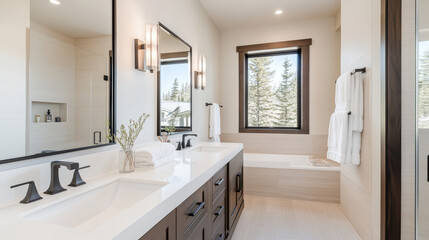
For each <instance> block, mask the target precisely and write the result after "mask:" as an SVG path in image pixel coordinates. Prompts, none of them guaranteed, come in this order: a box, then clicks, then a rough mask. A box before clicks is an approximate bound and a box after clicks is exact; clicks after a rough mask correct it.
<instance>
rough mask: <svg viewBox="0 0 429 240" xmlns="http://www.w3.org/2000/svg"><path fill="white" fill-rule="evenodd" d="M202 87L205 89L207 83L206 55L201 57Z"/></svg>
mask: <svg viewBox="0 0 429 240" xmlns="http://www.w3.org/2000/svg"><path fill="white" fill-rule="evenodd" d="M201 62H202V64H201V89H202V90H204V89H205V88H206V85H207V60H206V56H202V57H201Z"/></svg>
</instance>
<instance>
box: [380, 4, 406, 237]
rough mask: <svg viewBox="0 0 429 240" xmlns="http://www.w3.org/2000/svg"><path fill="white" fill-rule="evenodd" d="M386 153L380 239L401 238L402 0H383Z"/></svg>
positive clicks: (383, 166) (383, 167)
mask: <svg viewBox="0 0 429 240" xmlns="http://www.w3.org/2000/svg"><path fill="white" fill-rule="evenodd" d="M383 12H384V19H383V20H384V21H385V22H384V26H383V28H384V29H383V30H384V34H383V35H384V40H385V49H384V50H385V86H384V87H385V96H386V98H385V113H384V118H385V135H384V136H385V139H384V141H385V146H384V147H385V152H384V161H382V163H383V165H382V169H383V170H384V171H383V172H382V176H384V179H383V180H382V182H383V186H382V202H381V208H382V213H381V215H382V216H381V225H382V231H381V234H382V236H381V237H382V239H386V240H387V239H388V240H396V239H398V240H399V239H401V181H402V178H401V113H402V111H401V99H402V98H401V72H402V71H401V67H402V66H401V60H402V53H401V43H402V27H401V23H402V0H384V2H383Z"/></svg>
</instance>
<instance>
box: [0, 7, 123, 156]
mask: <svg viewBox="0 0 429 240" xmlns="http://www.w3.org/2000/svg"><path fill="white" fill-rule="evenodd" d="M116 34H117V33H116V0H112V55H111V57H110V66H111V67H110V76H111V81H110V99H109V104H110V109H109V113H110V121H109V124H110V126H109V127H110V129H111V131H112V132H114V133H115V132H116V73H117V70H116V67H117V64H116V55H117V46H116ZM115 144H116V143H115V142H114V141H110V142H109V143H106V144H99V145H94V146H87V147H81V148H72V149H67V150H60V151H54V152H49V153H39V154H34V155H28V156H24V157H17V158H10V159H0V164H7V163H13V162H18V161H24V160H31V159H34V158H41V157H48V156H53V155H58V154H64V153H70V152H77V151H82V150H88V149H92V148H99V147H106V146H110V145H115Z"/></svg>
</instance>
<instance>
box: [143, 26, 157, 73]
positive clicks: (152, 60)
mask: <svg viewBox="0 0 429 240" xmlns="http://www.w3.org/2000/svg"><path fill="white" fill-rule="evenodd" d="M146 43H147V49H146V63H147V65H146V67H147V69H148V70H150V71H151V72H154V71H157V70H158V26H156V25H155V26H153V25H148V26H146Z"/></svg>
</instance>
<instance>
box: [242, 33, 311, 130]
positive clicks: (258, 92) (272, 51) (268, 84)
mask: <svg viewBox="0 0 429 240" xmlns="http://www.w3.org/2000/svg"><path fill="white" fill-rule="evenodd" d="M310 45H311V39H305V40H298V41H288V42H277V43H268V44H258V45H248V46H240V47H237V51H238V53H239V70H240V74H239V80H240V94H239V96H240V119H239V121H240V122H239V126H240V132H244V133H295V134H308V132H309V120H308V119H309V112H308V111H309V109H308V105H309V97H308V95H309V72H308V71H309V46H310Z"/></svg>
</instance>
